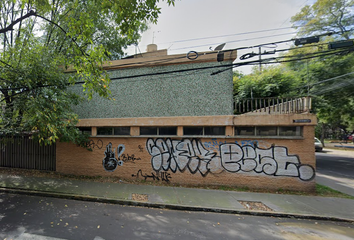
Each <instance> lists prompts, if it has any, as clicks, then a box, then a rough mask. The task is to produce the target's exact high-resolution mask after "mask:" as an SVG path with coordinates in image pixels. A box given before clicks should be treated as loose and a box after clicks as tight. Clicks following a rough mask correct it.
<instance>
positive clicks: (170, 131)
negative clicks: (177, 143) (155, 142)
mask: <svg viewBox="0 0 354 240" xmlns="http://www.w3.org/2000/svg"><path fill="white" fill-rule="evenodd" d="M158 130H159V135H177V127H159V129H158Z"/></svg>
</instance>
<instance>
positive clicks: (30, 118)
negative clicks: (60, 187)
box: [0, 0, 174, 144]
mask: <svg viewBox="0 0 354 240" xmlns="http://www.w3.org/2000/svg"><path fill="white" fill-rule="evenodd" d="M158 2H159V0H145V1H140V0H131V1H126V0H119V1H118V0H101V1H96V0H21V1H13V0H3V1H1V2H0V41H1V43H2V46H1V47H0V51H1V53H0V91H1V106H2V112H1V116H0V118H1V119H0V120H1V121H0V132H2V134H14V133H17V132H23V131H28V132H32V134H33V135H34V137H36V138H37V139H38V140H39V141H40V142H44V143H45V144H51V143H53V142H55V141H56V140H58V139H59V138H60V139H61V140H68V141H72V142H77V140H80V139H82V138H81V136H80V133H79V131H78V130H77V129H76V128H75V127H74V126H75V124H76V123H77V116H76V115H75V114H73V113H72V111H71V109H70V105H72V104H77V103H78V102H79V100H80V99H79V98H78V96H75V95H74V94H71V93H70V92H68V91H66V90H67V87H68V86H69V85H70V84H82V86H83V91H85V92H86V96H87V97H88V98H91V97H92V94H93V93H97V94H99V95H100V96H102V97H109V93H110V92H109V83H110V79H109V77H108V75H107V74H106V73H105V72H104V71H103V70H102V68H101V65H102V63H103V62H104V61H106V60H110V59H116V58H119V57H122V56H123V55H124V48H126V47H127V46H128V45H130V44H134V43H136V42H137V40H138V39H139V37H140V33H141V32H142V31H144V30H146V28H147V23H148V22H152V23H156V21H157V18H158V15H159V13H160V9H159V8H158V7H157V3H158ZM167 3H168V4H174V0H167ZM69 68H70V69H71V70H74V73H72V74H67V73H65V71H66V70H67V69H69Z"/></svg>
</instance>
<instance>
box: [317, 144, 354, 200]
mask: <svg viewBox="0 0 354 240" xmlns="http://www.w3.org/2000/svg"><path fill="white" fill-rule="evenodd" d="M316 168H317V173H316V174H317V176H316V181H317V183H319V184H322V185H325V186H328V187H331V188H333V189H335V190H338V191H340V192H343V193H347V194H349V195H352V196H354V151H348V150H336V149H325V150H324V151H323V152H316Z"/></svg>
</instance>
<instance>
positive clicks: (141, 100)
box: [71, 61, 233, 119]
mask: <svg viewBox="0 0 354 240" xmlns="http://www.w3.org/2000/svg"><path fill="white" fill-rule="evenodd" d="M231 63H232V61H225V62H221V63H219V62H216V61H214V62H206V63H198V62H195V63H194V62H192V63H189V64H176V65H167V66H155V67H140V68H125V69H116V70H109V71H108V73H109V75H110V77H111V79H113V80H112V82H111V84H110V90H111V92H112V94H111V96H110V97H111V98H112V99H114V100H109V99H105V98H102V97H98V96H94V97H93V99H92V100H91V101H87V100H85V101H84V102H83V103H81V104H80V105H78V106H74V107H73V110H74V112H76V113H78V115H79V118H80V119H86V118H131V117H160V116H206V115H230V114H233V106H232V99H233V93H232V89H233V85H232V69H231V68H230V69H229V70H228V71H224V72H222V73H219V74H216V75H211V74H212V73H213V72H215V71H218V70H220V68H209V69H204V70H195V71H190V72H189V71H187V72H179V71H183V70H186V69H195V68H201V67H203V68H204V67H215V66H220V65H226V64H231ZM222 69H223V68H222ZM171 71H175V73H170V74H164V75H155V76H151V75H150V74H154V73H161V72H171ZM136 75H141V77H135V78H124V77H129V76H136ZM122 77H123V79H116V80H115V78H122ZM71 91H73V92H75V93H77V94H79V95H82V94H83V93H82V86H80V85H76V86H73V87H71Z"/></svg>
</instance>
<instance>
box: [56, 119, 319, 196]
mask: <svg viewBox="0 0 354 240" xmlns="http://www.w3.org/2000/svg"><path fill="white" fill-rule="evenodd" d="M313 138H314V126H304V128H303V138H301V139H282V138H265V137H262V138H256V137H255V138H253V139H247V138H244V139H243V138H234V137H231V138H213V139H212V138H186V137H184V138H183V137H173V138H158V137H153V138H147V137H141V136H139V137H129V138H123V137H93V138H91V147H92V149H93V151H87V150H85V149H83V148H80V147H77V146H75V145H73V144H69V143H58V144H57V171H58V172H60V173H64V174H75V175H86V176H114V177H119V178H121V179H123V180H135V179H142V180H144V179H145V180H146V181H152V182H155V181H156V182H157V181H164V182H169V183H170V184H185V185H229V186H237V187H249V188H251V189H273V190H277V189H280V188H281V189H292V190H301V191H313V190H314V188H315V181H314V174H315V173H314V169H315V167H316V166H315V155H314V142H313ZM113 152H114V153H113ZM103 163H104V164H103Z"/></svg>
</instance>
